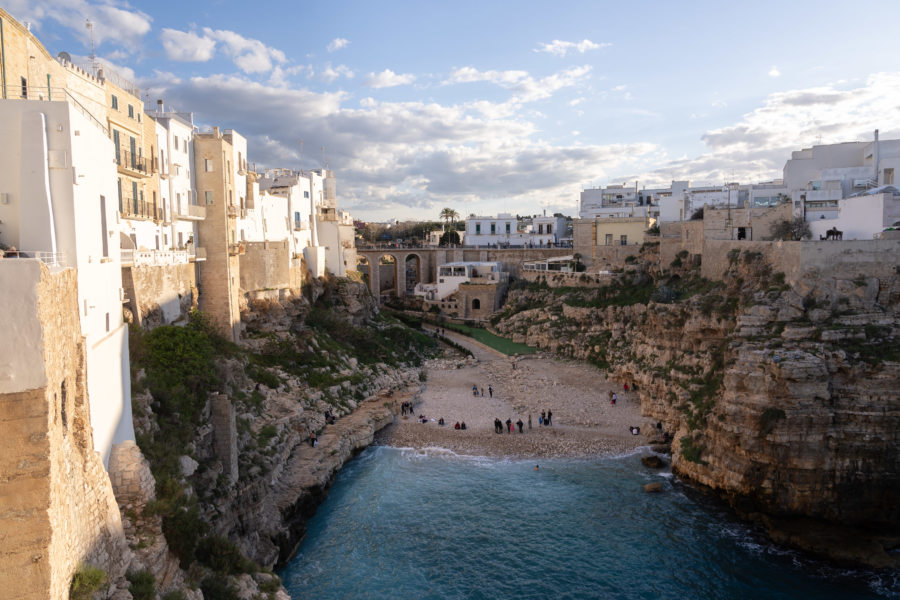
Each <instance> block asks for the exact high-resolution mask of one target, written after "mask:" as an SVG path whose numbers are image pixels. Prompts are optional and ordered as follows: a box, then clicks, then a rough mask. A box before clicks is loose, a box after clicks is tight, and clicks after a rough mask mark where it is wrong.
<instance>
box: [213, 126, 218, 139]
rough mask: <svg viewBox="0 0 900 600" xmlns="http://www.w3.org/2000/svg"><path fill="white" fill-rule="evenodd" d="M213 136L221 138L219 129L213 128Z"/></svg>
mask: <svg viewBox="0 0 900 600" xmlns="http://www.w3.org/2000/svg"><path fill="white" fill-rule="evenodd" d="M213 134H215V136H216V137H219V128H218V127H213Z"/></svg>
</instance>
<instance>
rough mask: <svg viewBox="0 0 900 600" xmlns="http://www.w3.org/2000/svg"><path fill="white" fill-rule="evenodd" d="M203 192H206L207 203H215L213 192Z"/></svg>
mask: <svg viewBox="0 0 900 600" xmlns="http://www.w3.org/2000/svg"><path fill="white" fill-rule="evenodd" d="M203 194H204V196H205V197H206V203H207V204H212V203H213V193H212V192H209V191H207V192H203Z"/></svg>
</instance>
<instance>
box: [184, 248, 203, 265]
mask: <svg viewBox="0 0 900 600" xmlns="http://www.w3.org/2000/svg"><path fill="white" fill-rule="evenodd" d="M188 258H189V259H190V261H191V262H203V261H204V260H206V248H196V247H193V246H192V247H190V248H188Z"/></svg>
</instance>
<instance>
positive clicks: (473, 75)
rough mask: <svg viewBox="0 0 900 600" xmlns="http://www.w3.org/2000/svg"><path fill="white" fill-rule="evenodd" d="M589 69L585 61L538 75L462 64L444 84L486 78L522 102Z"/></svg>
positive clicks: (550, 91)
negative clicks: (582, 64) (509, 91)
mask: <svg viewBox="0 0 900 600" xmlns="http://www.w3.org/2000/svg"><path fill="white" fill-rule="evenodd" d="M590 72H591V67H590V65H584V66H581V67H571V68H569V69H566V70H565V71H560V72H559V73H554V74H553V75H550V76H548V77H544V78H542V79H535V78H533V77H532V76H531V75H530V74H529V73H528V72H527V71H479V70H478V69H476V68H474V67H462V68H459V69H455V70H454V71H453V72H451V73H450V77H449V78H448V79H447V80H446V81H444V82H443V84H444V85H447V84H451V83H471V82H477V81H486V82H489V83H494V84H496V85H499V86H500V87H503V88H506V89H509V90H512V91H513V92H514V93H515V95H514V97H513V99H512V101H513V102H520V103H521V102H533V101H535V100H540V99H542V98H548V97H550V96H552V95H553V93H554V92H556V91H557V90H560V89H562V88H565V87H570V86H573V85H575V84H577V83H579V82H580V81H581V80H582V79H584V78H585V77H586V76H587V75H588V74H589V73H590Z"/></svg>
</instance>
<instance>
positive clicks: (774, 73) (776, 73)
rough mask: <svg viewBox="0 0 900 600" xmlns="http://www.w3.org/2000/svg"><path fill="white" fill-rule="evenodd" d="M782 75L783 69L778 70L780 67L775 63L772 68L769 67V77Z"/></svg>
mask: <svg viewBox="0 0 900 600" xmlns="http://www.w3.org/2000/svg"><path fill="white" fill-rule="evenodd" d="M780 76H781V71H779V70H778V67H776V66H774V65H773V66H772V68H771V69H769V77H780Z"/></svg>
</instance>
